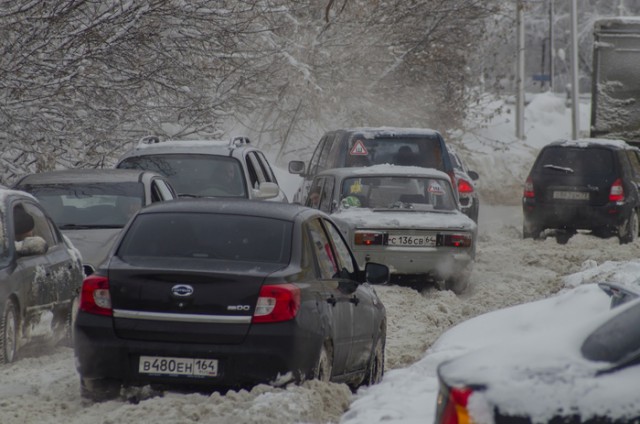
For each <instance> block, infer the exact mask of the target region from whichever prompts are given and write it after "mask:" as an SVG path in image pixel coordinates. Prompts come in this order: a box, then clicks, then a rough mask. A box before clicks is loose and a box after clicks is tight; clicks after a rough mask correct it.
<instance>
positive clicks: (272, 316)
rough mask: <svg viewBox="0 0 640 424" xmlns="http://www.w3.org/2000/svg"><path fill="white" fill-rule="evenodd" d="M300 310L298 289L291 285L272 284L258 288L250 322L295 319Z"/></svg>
mask: <svg viewBox="0 0 640 424" xmlns="http://www.w3.org/2000/svg"><path fill="white" fill-rule="evenodd" d="M299 309H300V289H299V288H298V287H297V286H294V285H293V284H274V285H266V286H262V287H261V288H260V295H259V297H258V301H257V302H256V309H255V311H254V313H253V319H252V322H253V323H254V324H257V323H266V322H281V321H289V320H292V319H294V318H295V317H296V315H297V314H298V310H299Z"/></svg>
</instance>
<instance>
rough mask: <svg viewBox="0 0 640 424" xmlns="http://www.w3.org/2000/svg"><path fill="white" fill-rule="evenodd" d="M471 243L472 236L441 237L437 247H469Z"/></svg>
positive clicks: (467, 234) (463, 234) (448, 235)
mask: <svg viewBox="0 0 640 424" xmlns="http://www.w3.org/2000/svg"><path fill="white" fill-rule="evenodd" d="M439 238H440V237H439ZM472 243H473V236H472V235H471V234H469V233H460V234H444V235H441V238H440V240H438V243H437V244H438V245H439V246H449V247H471V244H472Z"/></svg>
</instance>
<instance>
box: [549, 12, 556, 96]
mask: <svg viewBox="0 0 640 424" xmlns="http://www.w3.org/2000/svg"><path fill="white" fill-rule="evenodd" d="M553 5H554V1H553V0H549V90H551V92H552V93H553V92H554V91H553V83H554V81H555V78H554V77H553V74H554V72H555V70H556V69H555V65H554V63H553V62H554V61H555V59H556V46H555V43H554V42H553V18H554V15H553Z"/></svg>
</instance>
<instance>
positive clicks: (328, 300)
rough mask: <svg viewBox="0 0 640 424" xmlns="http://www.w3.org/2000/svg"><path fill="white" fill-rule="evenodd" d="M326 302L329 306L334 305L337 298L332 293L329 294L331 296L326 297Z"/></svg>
mask: <svg viewBox="0 0 640 424" xmlns="http://www.w3.org/2000/svg"><path fill="white" fill-rule="evenodd" d="M327 303H328V304H329V305H331V306H336V303H338V300H337V299H336V298H335V297H334V296H333V295H331V297H328V298H327Z"/></svg>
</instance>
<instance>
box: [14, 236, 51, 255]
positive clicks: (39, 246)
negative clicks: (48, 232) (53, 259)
mask: <svg viewBox="0 0 640 424" xmlns="http://www.w3.org/2000/svg"><path fill="white" fill-rule="evenodd" d="M47 250H49V245H48V244H47V242H46V241H45V239H43V238H42V237H37V236H36V237H27V238H25V239H24V240H22V241H17V242H16V252H17V254H18V256H35V255H44V254H45V253H47Z"/></svg>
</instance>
